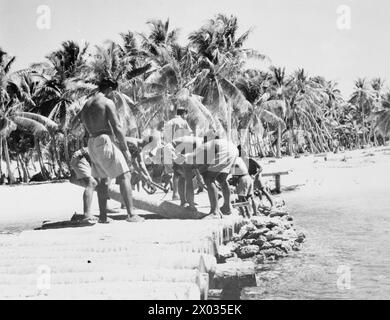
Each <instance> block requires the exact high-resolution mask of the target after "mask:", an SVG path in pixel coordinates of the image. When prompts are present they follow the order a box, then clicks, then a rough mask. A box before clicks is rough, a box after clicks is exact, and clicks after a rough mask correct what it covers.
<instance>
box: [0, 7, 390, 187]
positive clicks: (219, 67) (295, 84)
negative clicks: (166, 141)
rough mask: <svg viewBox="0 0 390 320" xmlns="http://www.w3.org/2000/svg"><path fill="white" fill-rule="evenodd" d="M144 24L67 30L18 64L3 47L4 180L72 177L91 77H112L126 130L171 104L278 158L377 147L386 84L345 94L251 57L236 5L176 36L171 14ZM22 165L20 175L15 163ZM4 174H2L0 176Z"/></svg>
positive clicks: (147, 125)
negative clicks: (99, 31)
mask: <svg viewBox="0 0 390 320" xmlns="http://www.w3.org/2000/svg"><path fill="white" fill-rule="evenodd" d="M147 24H148V25H149V26H150V29H149V32H148V33H146V34H144V33H138V32H136V31H124V32H123V33H120V36H121V39H122V41H120V42H119V43H116V42H113V41H106V42H105V43H104V44H99V45H89V44H78V43H77V42H75V41H72V40H67V41H64V42H63V43H62V45H61V47H59V48H53V51H52V52H48V54H47V56H46V57H42V61H37V62H36V63H34V64H32V65H30V66H29V67H26V68H25V69H22V70H16V71H14V70H13V69H12V65H13V63H14V61H15V59H17V58H18V57H14V56H12V54H10V53H8V52H7V48H2V49H0V138H1V139H0V158H1V162H2V161H5V163H6V170H5V172H4V169H2V168H1V166H0V170H1V172H0V176H1V177H2V182H3V183H4V182H5V181H6V182H9V183H10V184H13V183H16V182H28V181H30V179H31V178H32V172H39V171H40V175H41V179H42V180H52V179H63V178H67V177H68V176H69V162H70V158H71V155H72V153H73V152H75V151H76V150H78V149H79V148H80V147H81V146H83V145H84V144H85V139H84V136H85V131H84V128H83V127H82V125H81V123H78V122H77V121H75V119H77V118H76V115H77V114H78V112H79V111H80V109H81V108H82V106H83V103H84V102H85V101H86V99H87V98H88V96H89V95H91V94H92V93H93V92H95V91H96V84H97V83H99V81H100V80H101V79H103V78H105V77H111V78H114V79H116V80H117V81H118V83H119V87H118V90H117V91H116V94H115V104H116V107H117V109H118V113H119V115H120V120H121V121H122V122H123V124H124V125H125V128H126V131H127V132H126V134H127V135H128V136H134V137H141V136H143V135H144V134H145V133H146V132H148V131H150V130H155V129H157V130H159V129H161V127H162V125H163V124H164V121H167V120H169V119H170V118H171V117H172V116H173V114H174V111H175V107H177V106H179V105H180V106H185V107H186V108H187V110H188V111H189V119H190V125H191V126H192V127H193V129H194V130H196V132H199V133H201V132H204V131H205V130H207V129H208V128H209V127H213V128H219V129H221V128H223V129H224V130H225V131H226V132H228V134H229V135H230V136H231V137H232V139H233V140H234V141H236V142H238V141H240V143H241V144H245V146H246V147H247V148H248V150H249V151H250V154H251V155H252V156H258V157H268V156H270V157H282V156H285V155H288V156H299V155H300V154H304V153H324V152H338V151H339V150H351V149H357V148H363V147H367V146H380V145H384V144H385V143H386V142H387V141H388V135H389V133H390V92H389V91H387V92H386V90H385V86H384V80H383V79H381V78H379V77H378V78H374V79H367V78H362V79H356V81H355V86H354V91H353V93H352V95H351V96H350V97H347V98H346V97H343V95H342V94H341V92H340V90H339V89H338V87H337V83H335V82H334V81H331V80H328V79H325V78H324V77H322V76H321V75H314V74H308V73H307V72H306V71H305V70H304V69H303V68H298V66H297V69H296V71H294V72H293V73H291V74H289V73H286V71H285V68H284V67H283V66H272V67H270V68H269V69H268V70H260V69H255V68H248V67H247V62H248V61H249V60H251V59H257V60H271V61H272V57H267V56H265V55H264V54H262V53H261V52H258V51H256V50H253V49H251V48H247V47H246V45H245V42H246V40H247V38H248V37H250V31H246V32H244V33H243V34H238V20H237V18H236V17H234V16H226V15H222V14H219V15H216V16H215V17H213V18H212V19H210V20H209V21H208V22H207V23H206V24H205V25H203V26H200V28H199V29H198V30H195V31H193V32H192V33H190V35H189V36H188V39H187V41H186V44H185V45H182V44H179V42H178V32H179V31H178V29H175V28H173V27H172V26H171V25H170V23H169V20H167V21H162V20H152V21H147ZM12 163H16V164H17V170H16V172H17V174H15V172H14V171H13V170H12V169H11V164H12ZM4 180H5V181H4Z"/></svg>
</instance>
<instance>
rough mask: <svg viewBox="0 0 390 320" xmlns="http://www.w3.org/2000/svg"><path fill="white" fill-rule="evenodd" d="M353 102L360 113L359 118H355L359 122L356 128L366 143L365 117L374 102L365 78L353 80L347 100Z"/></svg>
mask: <svg viewBox="0 0 390 320" xmlns="http://www.w3.org/2000/svg"><path fill="white" fill-rule="evenodd" d="M349 102H351V103H352V104H354V105H355V106H356V107H357V108H358V111H359V113H360V117H359V119H356V120H357V121H358V123H359V122H360V128H359V129H358V130H359V132H361V135H362V138H363V145H366V144H367V137H366V133H367V131H369V130H368V129H367V123H366V120H367V117H368V116H369V115H370V113H371V109H372V107H373V102H374V94H373V92H372V90H371V88H370V87H369V84H368V82H367V80H366V79H358V80H357V81H355V90H354V92H353V93H352V95H351V98H350V100H349Z"/></svg>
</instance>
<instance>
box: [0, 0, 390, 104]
mask: <svg viewBox="0 0 390 320" xmlns="http://www.w3.org/2000/svg"><path fill="white" fill-rule="evenodd" d="M42 6H45V7H44V9H43V10H45V8H49V9H50V21H49V22H48V20H47V19H46V20H45V19H43V18H42V17H43V11H40V10H42ZM340 6H341V7H340ZM346 6H347V7H346ZM340 10H341V11H340ZM348 10H350V19H348ZM217 13H225V14H229V15H230V14H233V15H235V16H237V18H238V22H239V26H240V30H239V32H244V31H246V30H247V29H249V28H252V33H251V35H250V37H249V39H248V41H247V42H246V46H247V47H248V48H253V49H256V50H258V51H259V52H261V53H263V54H265V55H267V56H268V57H269V58H270V59H271V62H270V63H258V62H251V65H253V66H258V67H260V68H264V69H266V68H268V67H269V65H270V64H272V65H275V66H280V67H286V70H287V71H288V72H292V71H294V70H296V69H297V68H304V69H305V70H306V71H307V72H308V73H309V74H311V75H322V76H325V77H326V78H327V79H329V80H334V81H337V82H338V83H339V87H340V89H341V90H342V93H343V95H344V96H345V97H348V96H349V95H350V93H351V92H352V90H353V85H354V81H355V80H356V79H357V78H358V77H367V78H373V77H382V78H383V79H385V80H387V82H386V85H387V86H388V87H389V85H390V63H389V59H390V41H389V39H388V32H389V30H390V1H388V0H239V1H237V0H196V1H189V0H164V1H162V0H110V1H108V0H0V47H1V48H2V49H3V50H5V51H6V52H8V53H9V54H11V55H14V56H16V57H17V60H16V62H15V65H14V68H15V69H19V68H24V67H27V66H28V65H29V64H30V63H32V62H40V61H43V60H44V57H45V55H47V54H48V53H50V52H51V51H53V50H56V49H58V48H59V47H60V44H61V42H62V41H64V40H75V41H77V42H80V43H81V42H82V41H87V42H88V43H90V45H96V44H102V43H104V41H105V40H107V39H111V40H114V41H118V40H119V36H118V34H119V33H120V32H125V31H127V30H131V31H133V32H134V31H135V32H147V31H148V25H147V24H146V21H148V20H151V19H162V20H165V19H167V18H169V19H170V24H171V25H172V27H175V28H179V29H180V38H179V40H180V42H181V43H185V42H186V39H187V36H188V34H189V33H190V32H191V31H193V30H196V29H198V28H199V27H200V26H202V25H203V24H204V23H205V22H206V21H207V20H208V19H210V18H212V17H213V16H214V15H215V14H217ZM45 17H47V16H45ZM43 21H44V22H45V23H50V26H49V28H48V29H42V22H43ZM44 26H48V24H44Z"/></svg>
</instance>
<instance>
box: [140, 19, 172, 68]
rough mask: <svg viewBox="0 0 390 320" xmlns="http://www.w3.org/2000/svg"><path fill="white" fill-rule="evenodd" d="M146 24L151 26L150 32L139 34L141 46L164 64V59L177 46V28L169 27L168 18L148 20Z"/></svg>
mask: <svg viewBox="0 0 390 320" xmlns="http://www.w3.org/2000/svg"><path fill="white" fill-rule="evenodd" d="M147 24H148V25H149V26H150V28H151V29H150V33H149V34H148V35H145V34H143V33H140V34H139V35H140V37H141V39H142V44H141V47H142V49H144V50H145V51H146V52H148V53H149V54H150V55H151V56H152V57H154V58H155V59H158V60H159V62H160V63H161V64H164V63H165V62H166V60H165V59H166V58H167V57H169V54H170V53H171V52H172V51H173V50H174V49H175V48H176V47H177V46H178V44H177V39H178V34H179V29H170V25H169V19H167V21H165V22H163V21H162V20H149V21H147Z"/></svg>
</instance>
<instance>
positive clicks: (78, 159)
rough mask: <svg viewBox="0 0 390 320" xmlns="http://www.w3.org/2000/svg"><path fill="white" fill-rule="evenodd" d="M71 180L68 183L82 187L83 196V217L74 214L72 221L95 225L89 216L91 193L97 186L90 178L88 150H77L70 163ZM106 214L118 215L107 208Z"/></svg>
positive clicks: (93, 219)
mask: <svg viewBox="0 0 390 320" xmlns="http://www.w3.org/2000/svg"><path fill="white" fill-rule="evenodd" d="M70 166H71V172H72V175H71V178H70V182H71V183H73V184H75V185H79V186H81V187H84V188H85V190H84V194H83V213H84V214H83V215H78V214H74V215H73V217H72V219H71V220H72V221H80V222H87V223H91V224H92V223H95V222H96V221H95V218H94V217H93V216H92V215H91V204H92V197H93V193H94V191H95V189H96V186H97V185H98V182H97V181H96V180H95V178H93V177H92V172H91V171H92V169H91V159H90V157H89V154H88V148H81V149H80V150H77V151H76V152H75V153H74V154H73V156H72V159H71V161H70ZM107 213H118V211H117V210H114V209H110V208H107Z"/></svg>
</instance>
